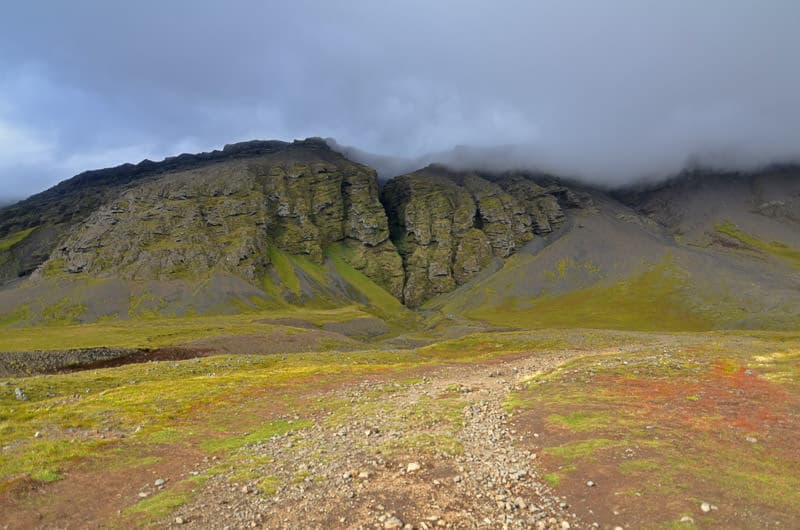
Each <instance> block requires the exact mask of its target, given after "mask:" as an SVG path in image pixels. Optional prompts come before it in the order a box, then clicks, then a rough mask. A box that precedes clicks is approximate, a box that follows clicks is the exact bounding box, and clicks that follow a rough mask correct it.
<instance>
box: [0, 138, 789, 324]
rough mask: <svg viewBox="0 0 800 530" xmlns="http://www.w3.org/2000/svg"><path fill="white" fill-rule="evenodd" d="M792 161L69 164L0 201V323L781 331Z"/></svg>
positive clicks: (206, 156)
mask: <svg viewBox="0 0 800 530" xmlns="http://www.w3.org/2000/svg"><path fill="white" fill-rule="evenodd" d="M798 177H800V170H798V169H797V168H793V167H781V168H773V169H770V170H765V171H763V172H760V173H757V174H747V175H744V174H735V173H713V172H692V173H686V174H683V175H680V176H678V177H676V178H674V179H672V180H670V181H668V182H665V183H662V184H660V185H658V186H655V187H649V188H630V189H621V190H614V191H613V192H610V191H606V190H601V189H597V188H592V187H588V186H585V185H581V184H579V183H574V182H568V181H562V180H560V179H558V178H555V177H552V176H548V175H543V174H534V173H526V172H511V173H486V172H483V171H468V170H464V171H454V170H450V169H448V168H447V167H445V166H442V165H436V164H431V165H428V166H426V167H424V168H421V169H418V170H416V171H413V172H410V173H406V174H403V175H399V176H397V177H394V178H392V179H390V180H389V181H387V182H386V183H385V184H383V186H381V185H380V184H379V182H378V178H377V174H376V172H375V171H374V170H373V169H371V168H370V167H368V166H366V165H363V164H359V163H356V162H353V161H351V160H349V159H348V158H347V157H346V156H344V155H343V154H341V153H339V152H337V151H335V150H333V149H331V148H330V147H329V146H328V144H327V143H325V142H324V141H322V140H320V139H314V138H310V139H306V140H302V141H295V142H292V143H286V142H277V141H253V142H245V143H241V144H234V145H229V146H226V147H225V148H224V149H223V150H221V151H214V152H211V153H201V154H197V155H186V154H184V155H180V156H177V157H172V158H168V159H165V160H164V161H162V162H151V161H147V160H146V161H143V162H141V163H140V164H137V165H132V164H126V165H123V166H119V167H117V168H111V169H104V170H98V171H89V172H85V173H82V174H80V175H78V176H76V177H74V178H72V179H70V180H67V181H64V182H62V183H61V184H59V185H57V186H55V187H54V188H51V189H50V190H47V191H45V192H43V193H40V194H38V195H35V196H33V197H31V198H29V199H26V200H25V201H22V202H20V203H17V204H15V205H12V206H9V207H6V208H3V209H0V324H5V325H21V324H26V323H35V322H42V321H45V322H73V321H79V322H86V321H95V320H98V319H125V318H131V317H136V316H148V315H149V316H155V315H162V316H167V315H185V314H215V313H231V312H239V311H250V310H257V309H259V308H265V307H292V306H303V307H305V306H313V307H334V306H337V305H342V304H353V303H355V304H361V305H363V306H364V307H367V308H368V309H369V310H370V311H371V312H373V313H374V314H376V315H377V316H379V317H381V318H384V319H387V320H391V319H398V318H416V317H414V316H413V313H412V312H411V311H410V310H417V312H418V313H420V311H421V313H420V314H426V315H429V317H430V318H429V319H428V324H429V325H437V322H439V321H441V320H442V319H445V320H447V321H450V320H465V321H479V322H485V323H488V324H489V325H494V326H506V327H514V326H520V327H560V326H575V325H578V326H583V327H605V328H608V327H619V328H628V329H677V330H689V329H715V328H741V327H755V328H791V327H796V326H797V323H798V321H800V273H799V272H798V269H800V250H799V249H800V230H799V229H800V178H798Z"/></svg>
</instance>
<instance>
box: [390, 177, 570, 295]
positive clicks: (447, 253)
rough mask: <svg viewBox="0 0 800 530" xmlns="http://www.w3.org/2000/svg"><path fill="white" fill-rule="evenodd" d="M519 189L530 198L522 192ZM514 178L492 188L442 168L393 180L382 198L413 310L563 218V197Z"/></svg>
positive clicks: (491, 184) (490, 184)
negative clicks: (400, 258)
mask: <svg viewBox="0 0 800 530" xmlns="http://www.w3.org/2000/svg"><path fill="white" fill-rule="evenodd" d="M520 189H522V190H524V191H525V192H526V193H520ZM561 191H562V189H561V188H558V187H554V188H553V189H545V188H542V187H540V186H538V185H537V184H535V183H534V182H533V181H531V180H529V179H528V178H527V177H525V176H522V175H516V176H514V177H504V178H502V179H499V180H498V181H497V182H492V181H490V180H487V179H485V178H481V177H480V176H478V175H476V174H472V173H454V172H450V171H448V170H447V169H445V168H443V167H441V166H429V167H428V168H425V169H423V170H420V171H417V172H414V173H411V174H409V175H403V176H401V177H397V178H395V179H393V180H391V181H390V182H389V183H387V184H386V186H385V187H384V189H383V194H382V199H383V202H384V205H385V206H386V211H387V213H388V215H389V222H390V226H391V230H392V240H393V241H394V242H395V245H396V246H397V248H398V250H399V252H400V254H401V255H402V256H403V264H404V272H405V287H404V289H403V301H404V303H405V304H406V305H408V306H410V307H416V306H419V305H420V304H422V303H423V302H424V301H425V300H427V299H429V298H431V297H432V296H435V295H437V294H441V293H446V292H449V291H451V290H453V289H454V288H455V287H457V286H458V285H461V284H463V283H465V282H466V281H468V280H469V279H470V278H472V277H473V276H474V275H475V274H476V273H477V272H479V271H480V270H481V269H482V268H483V267H485V266H486V265H488V264H489V262H491V261H492V259H493V258H494V257H498V258H505V257H508V256H509V255H511V254H512V253H514V252H515V251H516V250H518V249H519V248H520V247H521V246H522V245H524V244H525V243H526V242H528V241H530V240H531V239H532V238H533V237H534V235H535V234H543V233H547V232H550V231H551V230H552V226H553V225H557V224H558V223H560V222H562V221H563V220H564V219H565V216H564V213H563V211H562V208H561V206H560V204H559V200H558V195H559V194H560V193H561Z"/></svg>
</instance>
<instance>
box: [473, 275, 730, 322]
mask: <svg viewBox="0 0 800 530" xmlns="http://www.w3.org/2000/svg"><path fill="white" fill-rule="evenodd" d="M687 288H688V285H687V281H686V279H685V277H684V275H683V274H682V273H681V272H680V271H679V270H677V269H676V268H675V267H674V266H673V265H672V264H671V262H670V261H669V260H665V261H664V262H663V263H661V264H658V265H655V266H653V267H651V268H649V269H648V270H646V271H644V272H643V273H641V274H640V275H638V276H636V277H633V278H631V279H629V280H624V281H621V282H617V283H614V284H611V285H596V286H593V287H589V288H586V289H579V290H576V291H573V292H570V293H567V294H563V295H544V296H541V297H539V298H535V299H509V300H507V301H505V302H504V303H503V304H501V305H497V306H487V307H482V308H478V309H475V310H472V311H469V312H468V313H467V315H468V316H469V317H471V318H476V319H479V320H484V321H486V322H490V323H492V324H496V325H503V326H518V327H526V328H531V327H532V328H575V327H578V328H600V329H621V330H639V331H701V330H708V329H712V328H713V325H714V324H713V321H712V320H710V319H709V318H708V317H707V316H705V315H703V314H701V313H700V312H697V311H695V310H694V309H693V308H692V306H691V305H690V304H689V303H688V302H687V299H686V296H685V290H686V289H687Z"/></svg>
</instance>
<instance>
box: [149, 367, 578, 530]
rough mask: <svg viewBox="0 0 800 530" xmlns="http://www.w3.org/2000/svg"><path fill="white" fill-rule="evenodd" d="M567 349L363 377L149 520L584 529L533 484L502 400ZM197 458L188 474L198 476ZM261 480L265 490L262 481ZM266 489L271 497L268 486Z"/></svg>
mask: <svg viewBox="0 0 800 530" xmlns="http://www.w3.org/2000/svg"><path fill="white" fill-rule="evenodd" d="M569 356H570V355H568V354H565V353H564V352H560V353H559V355H542V353H541V352H537V354H536V356H533V355H530V356H519V357H517V358H516V359H513V360H506V361H501V362H492V363H486V364H478V365H476V364H469V365H467V364H464V365H448V366H445V367H441V368H436V369H433V370H430V369H429V370H426V371H424V372H423V373H422V374H421V377H419V378H414V379H410V380H409V379H407V380H402V379H399V380H396V381H394V382H388V383H387V380H386V379H385V378H376V379H374V380H366V381H362V382H361V383H359V384H357V385H355V386H353V387H349V388H342V389H338V390H335V391H333V392H331V393H329V394H328V395H327V396H325V397H324V398H323V399H322V401H321V402H320V407H321V410H320V411H319V412H318V414H317V417H316V420H315V422H314V425H313V426H312V427H309V428H307V429H303V430H299V431H296V432H294V433H290V434H287V435H283V436H275V437H272V438H270V439H267V440H263V441H260V442H258V443H256V444H253V445H250V446H247V447H245V448H243V449H242V450H241V451H240V454H239V455H237V456H238V461H239V462H249V464H245V467H247V466H248V465H249V466H250V467H248V469H247V471H248V476H249V478H250V480H237V479H236V476H235V475H236V474H237V473H238V474H239V476H241V471H242V469H237V470H234V471H233V472H228V473H223V474H220V475H216V476H214V477H213V478H211V479H210V480H209V481H208V483H207V484H206V487H205V489H204V490H203V492H202V493H201V494H200V495H199V496H198V497H196V498H195V500H194V502H193V503H192V504H190V505H188V506H184V507H181V508H179V509H178V510H177V511H176V512H175V513H173V514H172V515H171V516H170V517H169V518H167V519H165V520H163V521H162V522H161V524H162V525H164V526H173V527H181V528H184V527H188V528H229V529H234V528H297V529H300V528H419V529H431V528H442V527H443V528H536V529H544V528H547V529H550V528H559V529H566V528H586V527H589V526H588V525H586V524H584V523H582V522H581V521H579V520H578V519H577V517H576V516H575V515H574V514H573V513H572V512H571V511H570V509H569V504H568V502H569V501H568V499H562V498H558V497H556V496H554V495H553V493H552V492H551V491H550V489H549V488H548V487H547V486H546V485H545V484H543V483H542V482H541V480H540V477H539V474H538V472H537V469H536V455H535V454H532V453H531V452H529V451H527V450H524V449H521V448H518V443H519V442H521V441H523V440H522V439H521V436H520V435H519V433H516V432H515V431H514V430H512V429H511V428H510V427H509V425H508V419H509V417H508V414H507V413H506V412H505V410H504V408H503V402H504V400H505V399H506V397H507V396H508V393H509V391H511V390H512V389H514V388H515V386H516V385H518V384H519V383H520V382H521V381H522V380H523V379H524V378H526V377H529V376H530V375H532V374H533V373H535V372H537V371H541V370H546V369H550V368H553V367H554V366H556V365H557V364H559V363H560V362H563V361H564V360H565V359H566V358H568V357H569ZM202 472H203V466H198V468H197V469H196V470H195V471H193V472H192V474H198V473H200V474H202ZM265 477H270V478H271V481H268V482H269V483H270V484H274V492H265V491H261V490H264V489H267V486H265V482H264V481H263V479H264V478H265ZM270 493H271V494H270Z"/></svg>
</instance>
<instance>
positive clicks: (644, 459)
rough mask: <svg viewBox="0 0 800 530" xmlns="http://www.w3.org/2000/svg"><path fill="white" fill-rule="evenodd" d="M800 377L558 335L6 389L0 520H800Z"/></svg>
mask: <svg viewBox="0 0 800 530" xmlns="http://www.w3.org/2000/svg"><path fill="white" fill-rule="evenodd" d="M798 371H800V336H798V335H796V334H775V333H773V334H760V333H691V334H659V333H634V332H615V331H597V330H550V331H513V332H494V333H475V334H471V335H466V336H463V337H461V338H457V339H452V340H445V341H441V342H435V343H433V344H430V345H428V346H422V347H418V348H415V349H402V350H398V349H391V348H389V347H388V346H387V345H385V346H384V347H383V348H382V349H380V350H370V351H352V352H328V353H325V352H320V353H294V354H286V355H211V356H206V357H201V358H196V359H186V360H164V361H156V362H149V363H140V364H129V365H124V366H118V367H112V368H98V369H90V370H84V371H79V372H74V373H65V374H52V375H42V376H31V377H15V378H5V379H0V405H2V408H0V422H2V423H0V448H1V449H0V451H2V452H0V528H9V529H10V528H128V527H147V526H152V527H176V528H178V527H180V528H183V527H187V528H226V527H227V528H231V529H234V528H340V527H341V528H403V527H408V528H420V529H426V528H427V529H431V528H441V527H444V528H608V529H614V528H617V527H619V528H673V529H674V528H685V529H691V528H726V529H727V528H792V527H793V525H796V521H797V520H800V437H798V436H797V435H798V433H800V383H798V380H800V378H798V377H797V376H798ZM17 389H20V392H22V394H23V398H24V399H22V400H21V399H18V398H19V397H20V395H19V392H17Z"/></svg>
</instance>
